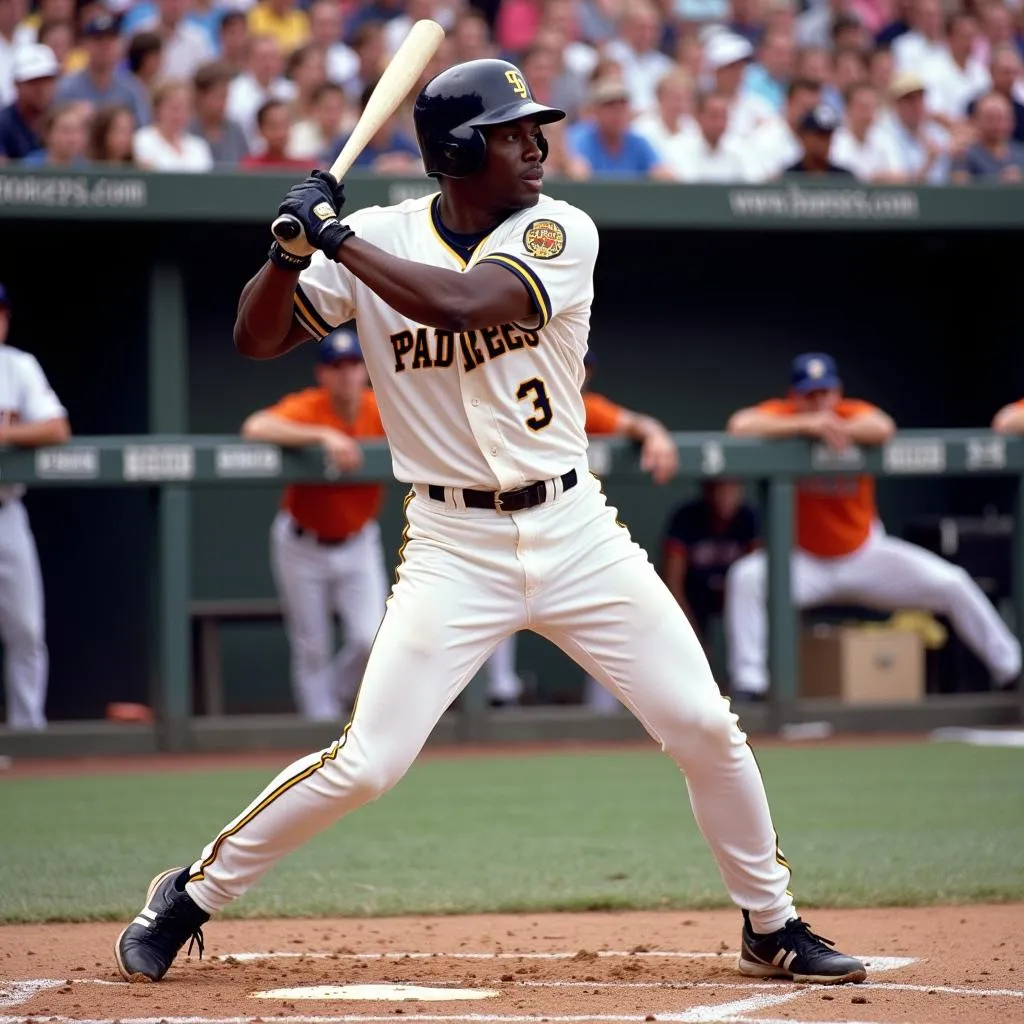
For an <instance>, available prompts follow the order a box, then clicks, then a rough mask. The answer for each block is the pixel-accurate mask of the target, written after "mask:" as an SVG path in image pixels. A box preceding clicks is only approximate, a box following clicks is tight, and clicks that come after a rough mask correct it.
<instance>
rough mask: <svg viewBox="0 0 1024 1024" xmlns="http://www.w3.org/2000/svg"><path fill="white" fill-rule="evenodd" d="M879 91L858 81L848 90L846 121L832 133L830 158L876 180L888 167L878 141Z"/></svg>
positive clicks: (866, 178)
mask: <svg viewBox="0 0 1024 1024" xmlns="http://www.w3.org/2000/svg"><path fill="white" fill-rule="evenodd" d="M877 118H878V93H877V92H875V89H874V86H871V85H868V84H867V83H864V84H862V85H855V86H854V87H853V88H852V89H850V90H849V92H847V94H846V117H845V121H844V123H843V124H842V125H841V126H840V127H839V128H838V129H837V130H836V132H835V134H834V135H833V136H832V149H831V150H830V151H829V152H830V159H831V160H832V161H833V163H837V164H839V165H840V166H841V167H846V168H849V170H851V171H852V172H853V173H854V175H855V176H856V177H857V178H859V179H860V180H861V181H874V179H875V178H876V177H878V175H880V174H881V173H882V172H883V171H884V170H885V167H886V163H885V153H884V151H883V149H882V147H881V145H880V144H879V142H878V131H877V130H876V127H875V123H876V121H877Z"/></svg>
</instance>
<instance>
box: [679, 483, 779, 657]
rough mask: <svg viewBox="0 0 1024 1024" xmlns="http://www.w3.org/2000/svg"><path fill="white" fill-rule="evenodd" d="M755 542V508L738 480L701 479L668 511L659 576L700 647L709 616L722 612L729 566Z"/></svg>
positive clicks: (706, 643)
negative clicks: (696, 493) (696, 492)
mask: <svg viewBox="0 0 1024 1024" xmlns="http://www.w3.org/2000/svg"><path fill="white" fill-rule="evenodd" d="M757 547H759V528H758V522H757V513H756V512H755V511H754V508H753V506H752V505H750V504H749V503H748V502H746V501H744V500H743V484H741V483H739V482H738V481H735V480H723V479H717V480H704V481H703V482H702V483H701V496H700V497H699V498H696V499H695V500H693V501H689V502H687V503H686V504H684V505H680V506H679V507H678V508H676V509H675V511H674V512H673V513H672V518H671V519H670V520H669V524H668V528H667V530H666V531H665V553H664V560H663V564H662V577H663V578H664V580H665V585H666V586H667V587H668V589H669V590H670V591H671V592H672V596H673V597H674V598H675V599H676V602H677V603H678V604H679V607H680V608H682V609H683V611H684V612H686V617H687V618H688V619H689V620H690V625H691V626H693V629H694V632H696V634H697V637H698V639H699V640H700V642H701V644H703V646H704V648H705V650H708V649H709V647H710V644H709V637H708V629H709V626H710V624H711V619H712V617H714V616H720V615H722V613H723V611H724V605H725V576H726V573H727V572H728V571H729V567H730V566H731V565H732V564H733V563H734V562H735V561H737V560H738V559H740V558H742V557H743V556H744V555H748V554H750V552H751V551H754V550H755V549H756V548H757ZM709 653H710V652H709Z"/></svg>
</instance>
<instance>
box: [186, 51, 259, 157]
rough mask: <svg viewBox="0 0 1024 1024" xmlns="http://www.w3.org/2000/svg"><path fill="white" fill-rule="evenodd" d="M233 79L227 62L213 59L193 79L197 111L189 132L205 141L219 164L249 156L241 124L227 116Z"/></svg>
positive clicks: (247, 144)
mask: <svg viewBox="0 0 1024 1024" xmlns="http://www.w3.org/2000/svg"><path fill="white" fill-rule="evenodd" d="M232 78H233V75H232V73H231V68H230V66H229V65H228V64H227V63H225V62H224V61H211V62H210V63H209V64H204V65H203V66H202V67H201V68H199V70H198V71H197V72H196V77H195V78H194V79H193V82H192V85H193V89H194V93H193V102H194V105H195V114H194V117H193V118H192V123H191V125H190V126H189V131H190V132H191V133H192V134H193V135H195V136H197V137H198V138H200V139H203V140H204V141H205V142H206V145H207V146H208V147H209V149H210V155H211V156H212V157H213V162H214V164H215V165H216V166H218V167H233V166H235V165H236V164H237V163H239V162H240V161H241V160H243V159H244V158H245V157H247V156H248V155H249V142H248V140H247V139H246V137H245V132H243V131H242V126H241V125H240V124H239V123H238V122H237V121H234V120H232V119H231V118H230V117H228V115H227V106H228V85H229V83H230V82H231V81H232Z"/></svg>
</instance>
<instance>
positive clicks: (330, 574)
mask: <svg viewBox="0 0 1024 1024" xmlns="http://www.w3.org/2000/svg"><path fill="white" fill-rule="evenodd" d="M316 380H317V386H316V387H315V388H306V389H305V390H303V391H299V392H296V393H295V394H291V395H287V396H286V397H285V398H283V399H282V400H281V401H280V402H278V404H277V405H274V406H272V407H271V408H269V409H264V410H262V411H260V412H257V413H254V414H253V415H252V416H250V417H249V418H248V419H247V420H246V421H245V423H244V424H243V426H242V434H243V436H244V437H248V438H251V439H253V440H256V441H267V442H269V443H271V444H279V445H309V444H319V445H322V446H323V449H324V452H325V454H326V456H327V458H328V459H330V461H331V463H333V465H334V466H336V467H337V468H338V469H339V470H342V471H344V470H346V469H355V468H357V467H358V466H359V465H360V464H361V463H362V452H361V451H360V449H359V444H358V443H357V442H356V440H355V438H359V437H383V436H384V428H383V426H381V422H380V413H379V412H378V411H377V401H376V399H375V398H374V395H373V392H372V391H371V390H370V389H369V388H368V387H367V379H366V366H365V365H364V363H363V356H362V352H361V351H360V348H359V341H358V339H357V337H356V335H355V332H353V331H350V330H345V329H344V328H340V329H339V330H337V331H332V332H331V333H330V334H329V335H327V337H326V338H324V339H323V341H321V342H320V344H319V345H318V351H317V367H316ZM383 496H384V488H383V487H382V486H381V485H380V484H328V485H323V484H295V485H293V486H291V487H289V488H287V490H286V491H285V493H284V498H283V501H282V506H281V510H280V511H279V512H278V514H277V516H276V517H275V519H274V523H273V526H272V527H271V531H270V551H271V566H272V568H273V572H274V581H275V583H276V584H277V591H278V594H280V596H281V604H282V607H283V609H284V621H285V629H286V630H287V632H288V641H289V644H290V646H291V653H292V691H293V693H294V695H295V703H296V706H297V707H298V710H299V713H300V714H302V715H304V716H305V717H306V718H309V719H312V720H314V721H334V720H337V719H339V718H340V717H341V715H342V709H343V708H347V707H350V706H351V704H352V701H353V699H354V698H355V693H356V689H357V688H358V686H359V680H360V679H362V677H363V669H365V668H366V659H367V658H368V657H369V655H370V646H371V645H372V644H373V637H374V635H375V634H376V632H377V627H378V626H379V625H380V620H381V618H382V616H383V615H384V599H385V598H386V597H387V580H386V578H385V575H384V554H383V550H382V548H381V542H380V526H379V524H378V523H377V517H378V515H379V514H380V506H381V501H382V500H383ZM332 612H337V613H338V616H339V618H340V619H341V622H342V626H343V627H344V630H345V644H344V646H343V647H342V648H341V650H340V651H339V652H338V653H337V655H335V656H334V658H333V659H332V657H331V647H332V646H333V644H332V636H331V634H332V620H331V615H332Z"/></svg>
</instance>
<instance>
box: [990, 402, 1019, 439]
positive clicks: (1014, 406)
mask: <svg viewBox="0 0 1024 1024" xmlns="http://www.w3.org/2000/svg"><path fill="white" fill-rule="evenodd" d="M992 429H993V430H994V431H996V433H998V434H1024V398H1022V399H1020V401H1017V402H1011V403H1010V404H1009V405H1004V406H1003V407H1002V409H1000V410H999V412H997V413H996V414H995V417H994V418H993V420H992Z"/></svg>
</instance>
